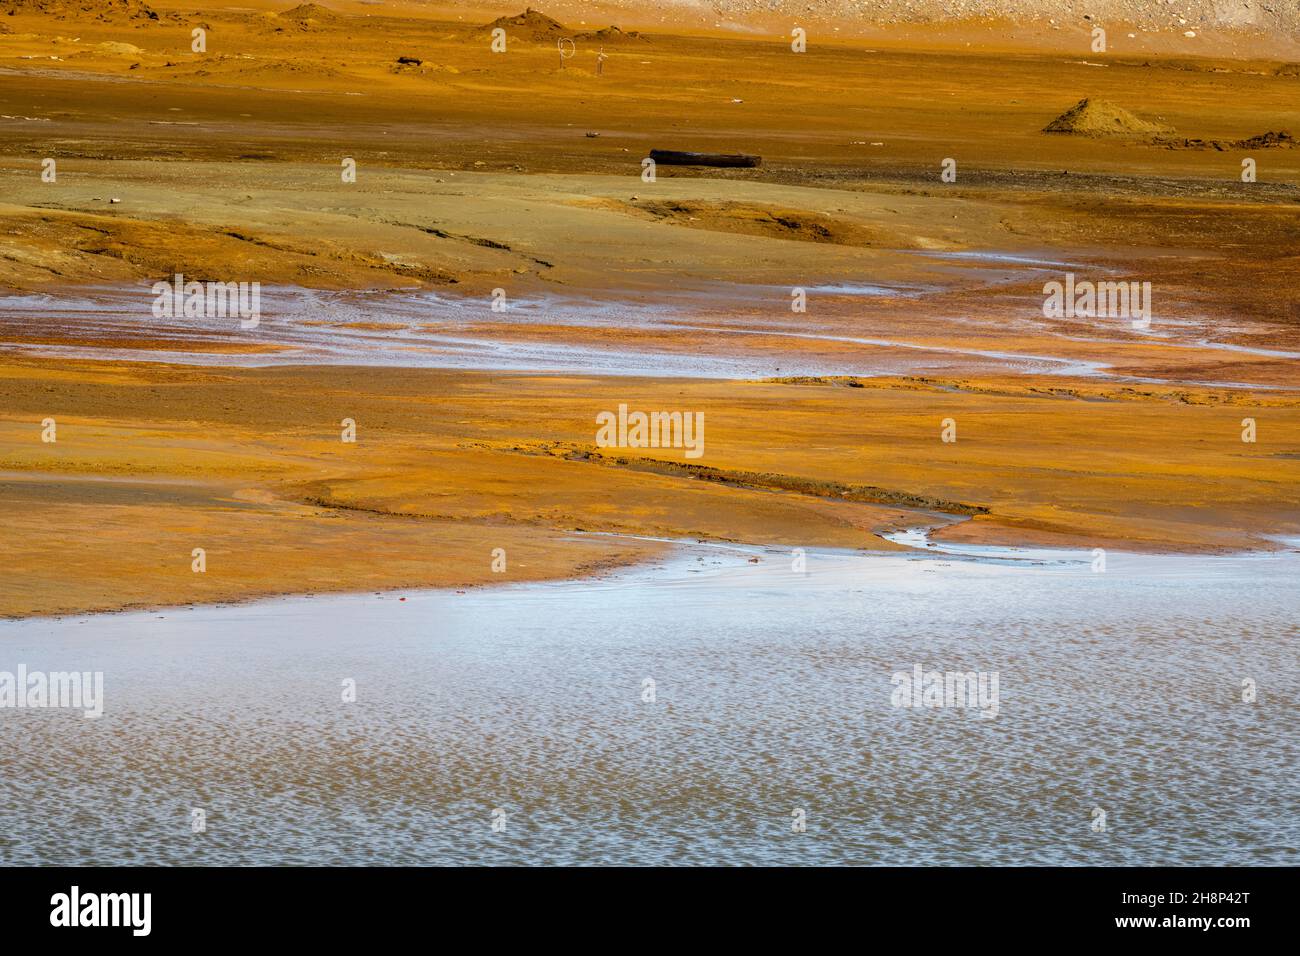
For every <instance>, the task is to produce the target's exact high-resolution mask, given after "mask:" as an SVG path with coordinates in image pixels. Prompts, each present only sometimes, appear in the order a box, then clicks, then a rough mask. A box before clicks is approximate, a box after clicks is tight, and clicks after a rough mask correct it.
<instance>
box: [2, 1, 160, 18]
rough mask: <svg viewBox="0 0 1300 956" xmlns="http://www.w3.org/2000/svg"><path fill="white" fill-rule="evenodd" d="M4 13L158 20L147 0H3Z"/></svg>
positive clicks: (56, 16) (55, 16) (57, 16)
mask: <svg viewBox="0 0 1300 956" xmlns="http://www.w3.org/2000/svg"><path fill="white" fill-rule="evenodd" d="M0 13H4V14H7V15H9V16H14V15H15V14H18V13H43V14H46V15H48V16H52V17H54V18H55V19H56V20H68V19H73V20H86V19H95V20H122V19H128V20H157V19H158V14H157V13H156V12H155V11H154V10H153V8H151V7H150V6H149V5H148V4H146V3H144V0H0Z"/></svg>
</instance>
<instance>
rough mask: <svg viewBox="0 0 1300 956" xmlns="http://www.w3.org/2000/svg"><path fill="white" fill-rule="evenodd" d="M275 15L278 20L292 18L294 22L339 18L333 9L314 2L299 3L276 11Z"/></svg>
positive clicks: (325, 20) (324, 20)
mask: <svg viewBox="0 0 1300 956" xmlns="http://www.w3.org/2000/svg"><path fill="white" fill-rule="evenodd" d="M275 16H276V19H278V20H292V21H294V22H295V23H307V22H308V21H311V20H315V21H317V22H318V23H325V22H327V21H329V20H337V19H339V15H338V14H337V13H335V12H334V11H333V10H330V9H327V8H326V7H322V6H321V5H320V4H316V3H300V4H298V6H296V7H294V8H293V9H291V10H285V11H284V12H283V13H277V14H276V15H275Z"/></svg>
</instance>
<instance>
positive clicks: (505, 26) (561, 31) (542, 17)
mask: <svg viewBox="0 0 1300 956" xmlns="http://www.w3.org/2000/svg"><path fill="white" fill-rule="evenodd" d="M482 29H483V30H485V31H487V32H489V33H491V32H492V31H493V30H496V29H502V30H505V31H506V36H517V37H523V38H524V39H526V40H552V39H555V38H557V37H562V36H570V35H571V34H570V32H569V28H568V27H566V26H565V25H564V24H563V23H560V21H558V20H553V19H551V18H550V17H548V16H547V15H546V14H544V13H541V12H540V11H537V10H534V9H533V8H532V7H529V8H528V9H527V10H525V11H524V12H523V13H518V14H515V16H513V17H497V18H496V19H495V20H493V21H492V22H491V23H489V24H488V25H487V26H485V27H483V28H482Z"/></svg>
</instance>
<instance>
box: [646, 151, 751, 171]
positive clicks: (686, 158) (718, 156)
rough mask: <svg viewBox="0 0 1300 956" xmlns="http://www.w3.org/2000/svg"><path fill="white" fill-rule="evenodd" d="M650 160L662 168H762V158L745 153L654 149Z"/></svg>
mask: <svg viewBox="0 0 1300 956" xmlns="http://www.w3.org/2000/svg"><path fill="white" fill-rule="evenodd" d="M650 158H651V159H653V160H654V161H655V164H656V165H660V166H731V167H742V168H748V167H753V166H760V165H762V163H763V157H761V156H748V155H746V154H744V153H684V152H681V151H679V150H675V149H652V150H650Z"/></svg>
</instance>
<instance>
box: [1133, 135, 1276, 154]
mask: <svg viewBox="0 0 1300 956" xmlns="http://www.w3.org/2000/svg"><path fill="white" fill-rule="evenodd" d="M1154 142H1155V143H1156V145H1157V146H1163V147H1164V148H1165V149H1214V150H1218V151H1219V152H1221V153H1222V152H1224V151H1226V150H1229V149H1293V148H1295V147H1296V146H1300V140H1297V139H1296V138H1295V137H1294V136H1292V135H1291V134H1290V133H1288V132H1287V131H1286V130H1279V131H1278V132H1276V133H1274V132H1273V131H1271V130H1270V131H1269V132H1267V133H1260V134H1259V135H1258V136H1251V137H1248V138H1246V139H1169V138H1166V137H1163V136H1160V137H1157V138H1156V139H1155V141H1154Z"/></svg>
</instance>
